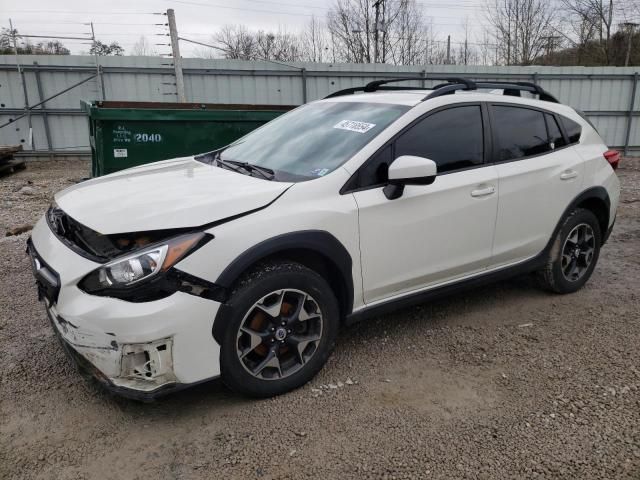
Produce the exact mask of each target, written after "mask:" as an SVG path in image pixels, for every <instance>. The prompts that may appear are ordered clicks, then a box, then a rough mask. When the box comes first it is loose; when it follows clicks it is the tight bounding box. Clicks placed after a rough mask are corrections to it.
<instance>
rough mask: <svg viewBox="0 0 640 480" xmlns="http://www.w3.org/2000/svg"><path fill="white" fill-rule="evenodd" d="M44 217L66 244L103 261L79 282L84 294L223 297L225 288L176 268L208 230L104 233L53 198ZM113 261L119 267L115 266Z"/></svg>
mask: <svg viewBox="0 0 640 480" xmlns="http://www.w3.org/2000/svg"><path fill="white" fill-rule="evenodd" d="M46 220H47V224H48V225H49V228H50V229H51V231H52V232H53V233H54V234H55V235H56V237H58V239H59V240H60V241H62V243H64V244H65V245H66V246H67V247H69V248H70V249H71V250H73V251H74V252H76V253H77V254H79V255H81V256H83V257H85V258H87V259H89V260H91V261H93V262H96V263H102V264H104V266H103V267H100V268H98V269H96V270H95V271H94V272H91V273H90V274H88V275H87V276H86V277H85V278H83V279H82V280H81V281H80V283H79V284H78V286H79V288H80V289H81V290H83V291H84V292H86V293H88V294H91V295H98V296H108V297H113V298H119V299H121V300H126V301H129V302H150V301H154V300H159V299H161V298H166V297H168V296H170V295H172V294H174V293H176V292H185V293H189V294H192V295H197V296H200V297H202V298H207V299H210V300H216V301H220V302H222V301H224V300H226V294H227V292H226V290H225V289H224V288H222V287H219V286H217V285H215V284H213V283H211V282H208V281H206V280H204V279H201V278H197V277H194V276H193V275H189V274H187V273H185V272H182V271H180V270H178V269H177V268H174V265H175V264H176V263H177V262H179V261H180V260H182V259H184V258H186V257H187V256H188V255H189V254H191V253H192V252H194V251H195V250H197V249H198V248H200V247H202V246H203V245H205V244H206V243H208V242H209V241H211V240H212V239H213V235H211V234H208V233H203V232H200V231H198V230H194V229H185V228H181V229H165V230H154V231H148V232H130V233H119V234H111V235H103V234H101V233H99V232H96V231H94V230H92V229H90V228H88V227H86V226H85V225H82V224H81V223H80V222H78V221H76V220H74V219H73V218H72V217H71V216H69V215H68V214H66V213H65V212H64V211H63V210H62V209H60V208H59V207H58V206H57V205H55V204H53V205H52V206H51V207H50V208H49V210H48V211H47V213H46ZM145 252H146V253H147V255H145ZM154 253H155V255H154ZM127 261H128V262H129V264H126V262H127ZM122 265H124V267H122ZM115 266H120V267H121V268H119V269H118V270H117V271H116V269H114V267H115ZM145 269H146V270H147V271H146V272H145ZM109 272H111V273H109ZM116 272H117V274H116ZM145 273H147V274H146V275H144V274H145ZM138 276H140V278H138Z"/></svg>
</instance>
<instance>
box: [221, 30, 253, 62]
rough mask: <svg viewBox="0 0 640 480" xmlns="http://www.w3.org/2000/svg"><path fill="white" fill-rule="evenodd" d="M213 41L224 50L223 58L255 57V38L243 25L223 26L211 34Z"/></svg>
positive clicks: (250, 58)
mask: <svg viewBox="0 0 640 480" xmlns="http://www.w3.org/2000/svg"><path fill="white" fill-rule="evenodd" d="M213 41H214V43H216V44H217V46H218V48H220V50H222V51H223V52H224V56H225V58H232V59H239V60H253V59H254V57H255V52H256V41H255V38H254V36H253V34H252V33H251V32H249V30H248V29H247V27H245V26H243V25H225V26H223V27H222V28H221V29H220V31H219V32H216V33H215V34H214V35H213Z"/></svg>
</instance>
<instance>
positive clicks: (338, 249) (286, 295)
mask: <svg viewBox="0 0 640 480" xmlns="http://www.w3.org/2000/svg"><path fill="white" fill-rule="evenodd" d="M386 83H388V81H384V82H373V83H371V84H369V85H367V86H366V87H364V88H353V89H349V90H347V91H342V92H338V93H337V94H334V95H332V96H330V97H328V98H326V99H324V100H320V101H316V102H312V103H310V104H307V105H303V106H301V107H299V108H297V109H295V110H293V111H291V112H290V113H288V114H285V115H283V116H281V117H279V118H277V119H276V120H273V121H272V122H270V123H268V124H266V125H265V126H263V127H261V128H259V129H258V130H255V131H254V132H252V133H250V134H248V135H247V136H245V137H244V138H242V139H240V140H238V141H236V142H234V143H233V144H231V145H229V146H227V147H225V148H222V149H219V150H217V151H214V152H210V153H206V154H203V155H198V156H195V157H187V158H178V159H174V160H167V161H161V162H157V163H153V164H150V165H145V166H141V167H137V168H132V169H129V170H125V171H122V172H118V173H115V174H112V175H108V176H106V177H102V178H95V179H92V180H89V181H86V182H83V183H80V184H77V185H74V186H72V187H70V188H67V189H66V190H64V191H62V192H60V193H58V194H57V195H56V196H55V203H54V204H53V205H52V206H51V208H50V209H49V210H48V212H47V213H46V214H45V215H44V217H43V218H42V219H41V220H40V221H39V222H38V223H37V225H36V226H35V228H34V230H33V234H32V237H31V239H30V240H29V242H28V251H29V253H30V255H31V258H32V263H33V267H34V272H35V276H36V279H37V284H38V288H39V293H40V296H41V298H42V299H44V301H45V303H46V309H47V312H48V315H49V318H50V319H51V322H52V323H53V326H54V329H55V331H56V332H57V333H58V334H59V336H60V338H61V340H62V343H63V345H64V346H65V348H66V349H67V351H68V352H69V353H70V354H71V355H72V356H73V357H74V358H75V359H76V360H77V361H78V362H79V363H80V364H82V365H83V366H84V368H85V369H88V370H90V371H91V372H92V374H93V375H94V376H95V377H97V378H98V379H99V380H101V381H102V382H103V383H104V384H105V385H107V386H108V387H109V388H110V389H111V390H114V391H116V392H119V393H121V394H124V395H128V396H133V397H140V398H149V397H155V396H158V395H160V394H163V393H166V392H168V391H172V390H175V389H178V388H182V387H184V386H187V385H192V384H195V383H198V382H202V381H204V380H207V379H210V378H214V377H218V376H221V377H222V379H223V381H224V382H225V383H226V384H227V385H228V386H229V387H230V388H232V389H234V390H236V391H239V392H243V393H246V394H249V395H254V396H269V395H276V394H280V393H283V392H286V391H288V390H290V389H293V388H296V387H298V386H300V385H303V384H304V383H305V382H307V381H308V380H309V379H310V378H312V377H313V376H314V375H315V374H316V373H317V372H318V371H319V370H320V368H321V367H322V365H323V364H324V363H325V362H326V360H327V358H328V356H329V355H330V353H331V350H332V348H333V346H334V343H335V341H336V337H337V335H338V332H339V328H340V326H341V324H343V323H349V322H353V321H356V320H359V319H362V318H364V317H366V316H369V315H373V314H376V313H380V312H382V311H385V310H387V309H389V308H397V307H399V306H401V305H405V304H409V303H413V302H417V301H425V300H426V299H428V298H431V297H433V296H435V295H441V294H445V293H449V292H452V291H453V290H457V289H460V288H462V287H468V286H470V285H474V284H476V283H478V282H484V281H488V280H493V279H497V278H501V277H505V276H508V275H514V274H517V273H523V272H537V273H538V276H539V277H540V279H541V281H542V283H543V285H545V286H546V287H547V288H548V289H550V290H553V291H555V292H558V293H569V292H574V291H576V290H578V289H579V288H580V287H582V286H583V285H584V283H585V282H586V281H587V280H588V279H589V277H590V276H591V274H592V272H593V269H594V268H595V266H596V262H597V260H598V254H599V252H600V248H601V247H602V245H603V244H604V243H605V241H606V240H607V237H608V235H609V233H610V231H611V228H612V226H613V223H614V220H615V213H616V207H617V204H618V197H619V182H618V179H617V177H616V175H615V173H614V169H615V168H616V167H617V163H618V161H619V154H618V153H617V152H615V151H611V150H608V149H607V147H606V146H605V144H604V143H603V141H602V139H601V138H600V136H599V135H598V133H597V132H596V130H595V129H594V128H593V126H592V125H591V124H590V123H589V122H588V121H587V120H585V119H584V118H583V117H582V116H581V114H579V113H578V112H576V111H575V110H574V109H572V108H570V107H568V106H565V105H562V104H560V103H557V101H555V99H554V98H553V97H552V96H551V95H550V94H548V93H547V92H545V91H544V90H542V89H541V88H540V87H538V86H536V85H532V84H524V83H518V84H498V83H495V84H494V83H492V84H489V83H485V84H481V83H474V82H472V81H469V80H466V79H449V81H448V82H444V83H441V84H439V85H437V86H436V87H434V88H433V89H418V88H409V87H407V88H406V89H403V90H398V87H397V86H396V87H386V86H385V84H386ZM392 88H393V89H392ZM486 89H488V90H489V91H482V90H486ZM521 92H529V93H527V94H526V95H528V98H525V97H524V96H521V95H520V94H521ZM529 94H533V95H529ZM534 95H537V96H539V99H534V98H533V96H534Z"/></svg>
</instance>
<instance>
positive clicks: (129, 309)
mask: <svg viewBox="0 0 640 480" xmlns="http://www.w3.org/2000/svg"><path fill="white" fill-rule="evenodd" d="M27 251H28V253H29V254H30V257H31V261H32V267H33V270H34V276H35V278H36V283H37V285H38V295H39V298H40V299H41V300H43V301H44V304H45V308H46V312H47V316H48V318H49V320H50V322H51V325H52V327H53V330H54V332H55V334H56V336H57V337H58V339H59V340H60V342H61V344H62V346H63V348H64V350H65V352H66V353H67V354H68V356H69V357H70V358H71V359H72V360H73V361H74V363H75V364H76V365H77V366H78V367H79V369H80V370H81V371H82V372H83V373H85V374H89V375H90V376H91V377H93V378H95V379H96V380H98V382H99V383H100V384H102V385H103V386H104V387H105V388H107V389H108V390H109V391H111V392H113V393H115V394H117V395H120V396H124V397H128V398H133V399H136V400H142V401H149V400H153V399H155V398H157V397H160V396H162V395H166V394H167V393H170V392H173V391H176V390H180V389H183V388H186V387H188V386H192V385H195V384H198V383H202V382H204V381H207V380H210V379H213V378H215V377H217V376H219V374H220V365H219V353H220V348H219V345H218V343H217V342H216V341H215V339H214V338H213V335H212V326H213V321H214V319H215V317H216V313H217V310H218V308H219V306H220V303H218V302H216V301H213V300H209V299H205V298H201V297H198V296H196V295H190V294H188V293H184V292H177V293H175V294H173V295H171V296H169V297H167V298H163V299H160V300H156V301H150V302H141V303H132V302H127V301H124V300H119V299H115V298H110V297H100V296H94V295H89V294H87V293H85V292H83V291H81V290H80V289H78V288H77V286H76V285H77V281H78V278H79V276H80V275H84V274H85V273H86V272H85V273H82V272H84V271H85V270H87V269H88V268H91V269H93V268H95V267H97V266H98V264H95V265H94V264H91V265H89V264H87V260H86V259H83V258H81V257H80V256H78V255H77V254H76V253H74V252H72V251H71V250H70V249H68V248H67V247H66V246H65V245H63V244H62V243H61V242H59V241H58V239H57V238H55V237H54V236H53V234H52V233H51V232H50V230H49V228H48V227H47V226H46V224H43V223H42V222H39V223H38V224H37V225H36V227H35V228H34V231H33V236H32V239H30V241H29V244H28V250H27Z"/></svg>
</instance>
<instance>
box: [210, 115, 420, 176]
mask: <svg viewBox="0 0 640 480" xmlns="http://www.w3.org/2000/svg"><path fill="white" fill-rule="evenodd" d="M408 109H409V107H407V106H404V105H390V104H383V103H356V102H335V103H334V102H320V103H312V104H308V105H304V106H302V107H300V108H297V109H296V110H293V111H292V112H289V113H287V114H285V115H282V116H280V117H278V118H276V119H275V120H272V121H271V122H269V123H267V124H266V125H265V126H263V127H262V128H260V129H258V130H255V131H253V132H251V133H249V134H248V135H246V136H245V137H243V138H241V139H240V140H238V141H237V142H235V143H233V144H231V145H229V146H228V147H227V148H225V149H223V150H221V151H219V157H218V158H219V159H221V160H222V161H233V162H242V163H244V162H246V163H248V164H253V165H257V166H259V167H264V168H267V169H270V170H273V172H274V173H275V179H276V180H282V181H297V180H308V179H312V178H316V177H322V176H324V175H326V174H328V173H330V172H332V171H333V170H335V169H336V168H338V167H339V166H340V165H342V164H343V163H344V162H346V161H347V160H348V159H349V158H351V157H352V156H353V155H354V154H355V153H357V152H358V151H359V150H360V149H361V148H362V147H364V146H365V145H366V144H367V143H369V142H370V141H371V140H372V139H373V138H374V137H376V136H377V135H378V134H379V133H380V132H382V130H384V129H385V128H386V127H387V126H388V125H389V124H391V123H392V122H393V121H394V120H396V119H397V118H398V117H400V116H401V115H402V114H403V113H405V112H406V111H407V110H408Z"/></svg>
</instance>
